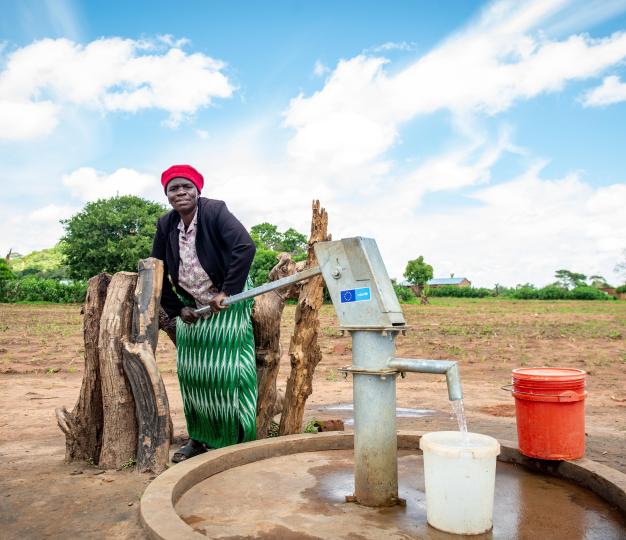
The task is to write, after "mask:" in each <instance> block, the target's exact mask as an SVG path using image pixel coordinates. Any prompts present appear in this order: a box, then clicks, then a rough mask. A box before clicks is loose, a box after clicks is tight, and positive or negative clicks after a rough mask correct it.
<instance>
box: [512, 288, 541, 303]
mask: <svg viewBox="0 0 626 540" xmlns="http://www.w3.org/2000/svg"><path fill="white" fill-rule="evenodd" d="M509 296H510V297H511V298H516V299H518V300H537V299H538V298H539V291H538V290H537V289H535V287H532V286H529V285H523V286H522V287H517V288H516V289H513V290H512V291H510V292H509Z"/></svg>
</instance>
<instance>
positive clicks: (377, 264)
mask: <svg viewBox="0 0 626 540" xmlns="http://www.w3.org/2000/svg"><path fill="white" fill-rule="evenodd" d="M314 249H315V255H316V256H317V260H318V262H319V265H320V268H321V270H322V275H323V276H324V281H325V282H326V286H327V287H328V292H329V293H330V298H331V300H332V302H333V305H334V307H335V311H336V312H337V317H338V318H339V322H340V324H341V326H342V327H344V328H383V329H384V328H389V327H393V326H398V327H402V326H404V325H405V324H406V323H405V320H404V315H403V314H402V309H401V308H400V303H399V302H398V297H397V296H396V293H395V291H394V290H393V285H392V284H391V280H390V279H389V275H388V274H387V270H386V268H385V264H384V263H383V259H382V257H381V256H380V252H379V251H378V247H377V245H376V241H375V240H373V239H372V238H361V237H355V238H344V239H342V240H337V241H333V242H319V243H317V244H315V248H314Z"/></svg>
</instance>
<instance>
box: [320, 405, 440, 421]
mask: <svg viewBox="0 0 626 540" xmlns="http://www.w3.org/2000/svg"><path fill="white" fill-rule="evenodd" d="M315 410H316V411H319V412H321V413H332V414H334V415H336V416H339V417H340V418H341V419H342V420H343V421H344V424H345V425H346V426H353V425H354V417H353V416H352V415H353V414H354V405H353V404H352V403H334V404H331V405H322V406H320V407H318V408H317V409H315ZM426 416H445V415H443V414H442V413H439V412H438V411H435V410H433V409H414V408H411V407H396V418H424V417H426Z"/></svg>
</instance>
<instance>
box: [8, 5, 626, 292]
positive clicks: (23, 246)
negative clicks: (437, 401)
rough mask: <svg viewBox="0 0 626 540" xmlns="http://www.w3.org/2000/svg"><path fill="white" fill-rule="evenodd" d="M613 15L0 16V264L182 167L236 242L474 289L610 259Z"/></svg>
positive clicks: (67, 8)
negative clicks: (316, 210) (360, 251)
mask: <svg viewBox="0 0 626 540" xmlns="http://www.w3.org/2000/svg"><path fill="white" fill-rule="evenodd" d="M625 60H626V0H619V1H616V0H604V1H597V0H587V1H582V0H571V1H566V0H541V1H529V2H512V1H500V2H452V1H450V2H430V3H427V2H409V1H406V2H384V3H383V2H329V1H328V2H271V3H261V2H206V1H202V2H201V1H198V2H182V3H179V4H174V3H172V2H140V1H137V2H121V1H119V2H118V1H113V2H107V3H106V4H105V3H102V2H95V1H94V2H72V1H63V0H55V1H53V0H49V1H28V0H26V1H11V0H8V1H7V0H5V2H3V16H2V18H0V161H1V162H2V163H3V167H2V170H0V184H1V185H2V186H3V197H2V199H1V200H0V231H2V233H1V234H0V251H1V252H3V253H6V252H7V251H8V249H9V248H13V249H15V250H18V251H19V252H22V253H27V252H29V251H31V250H34V249H41V248H45V247H50V246H51V245H53V244H54V243H55V242H56V241H58V239H59V237H60V236H61V234H62V228H61V226H60V225H59V223H58V220H59V219H63V218H67V217H69V216H71V215H72V214H73V213H74V212H76V211H77V210H79V209H80V208H81V207H82V206H83V205H84V204H85V203H86V202H88V201H90V200H95V199H97V198H99V197H108V196H112V195H115V194H116V193H120V194H122V193H131V194H137V195H140V196H143V197H146V198H150V199H154V200H158V201H161V202H165V199H164V197H163V195H162V193H161V190H160V184H159V182H158V177H159V174H160V172H161V171H162V170H163V169H164V168H166V167H167V166H169V165H170V164H172V163H191V164H193V165H195V166H197V167H198V168H199V169H200V170H201V171H202V172H203V173H204V175H205V179H206V187H205V190H204V192H203V194H204V195H206V196H209V197H215V198H221V199H224V200H225V201H226V202H227V204H228V205H229V207H230V208H231V209H232V210H233V212H234V213H235V214H236V215H237V216H238V217H239V218H240V219H241V220H242V221H243V222H244V224H246V225H247V226H248V227H250V226H252V225H254V224H256V223H260V222H262V221H270V222H272V223H276V224H278V225H279V226H280V227H281V228H287V227H296V228H297V229H299V230H301V231H303V232H307V229H308V223H309V220H310V202H311V200H312V199H313V198H319V199H320V200H321V202H322V205H323V206H325V207H326V208H327V210H328V212H329V218H330V230H331V232H332V234H333V237H334V238H341V237H345V236H354V235H362V236H372V237H375V238H376V239H377V241H378V244H379V247H380V249H381V252H382V254H383V257H384V259H385V261H386V263H387V266H388V268H389V271H390V274H391V275H392V276H396V277H401V274H402V271H403V269H404V266H405V265H406V262H407V261H408V260H409V259H412V258H415V257H417V256H418V255H424V257H425V258H426V260H427V261H429V262H430V263H431V264H433V266H434V267H435V274H436V276H439V277H444V276H447V275H449V274H450V273H454V274H455V275H456V276H467V277H468V278H469V279H470V280H471V281H472V282H473V283H474V284H475V285H481V286H493V284H495V283H501V284H505V285H515V284H517V283H525V282H534V283H536V284H538V285H542V284H545V283H548V282H550V281H552V279H553V274H554V271H555V270H557V269H559V268H568V269H570V270H574V271H578V272H583V273H586V274H588V275H591V274H601V275H604V276H605V277H606V278H607V279H608V280H609V281H610V282H615V283H617V282H620V281H623V277H621V276H618V275H617V274H615V273H614V272H613V269H614V266H615V264H616V263H618V262H620V261H622V260H623V259H624V255H623V250H624V249H626V217H625V216H626V212H625V211H624V208H625V207H626V172H625V171H626V151H624V147H625V146H626V144H625V143H626V127H625V126H626V67H625Z"/></svg>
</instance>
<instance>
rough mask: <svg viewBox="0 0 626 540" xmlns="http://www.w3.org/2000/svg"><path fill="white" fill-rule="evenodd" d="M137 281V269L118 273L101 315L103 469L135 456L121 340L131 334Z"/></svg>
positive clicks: (134, 429) (131, 404)
mask: <svg viewBox="0 0 626 540" xmlns="http://www.w3.org/2000/svg"><path fill="white" fill-rule="evenodd" d="M136 283H137V274H135V273H132V272H118V273H117V274H115V275H114V276H113V279H112V280H111V283H110V284H109V291H108V293H107V299H106V302H105V304H104V309H103V310H102V317H101V319H100V336H99V344H98V345H99V348H100V377H101V384H102V409H103V414H104V428H103V432H102V450H101V452H100V460H99V462H98V463H99V465H100V467H102V468H104V469H118V468H120V467H121V466H122V465H124V464H125V463H129V462H131V461H133V460H134V459H135V456H136V450H137V421H136V419H135V401H134V399H133V395H132V391H131V388H130V384H129V383H128V381H127V380H126V377H125V375H124V369H123V367H122V348H123V345H122V344H123V343H124V342H125V341H128V339H129V337H130V335H131V329H132V313H133V304H134V302H133V296H134V291H135V285H136Z"/></svg>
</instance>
